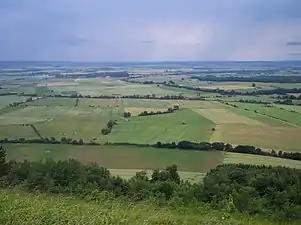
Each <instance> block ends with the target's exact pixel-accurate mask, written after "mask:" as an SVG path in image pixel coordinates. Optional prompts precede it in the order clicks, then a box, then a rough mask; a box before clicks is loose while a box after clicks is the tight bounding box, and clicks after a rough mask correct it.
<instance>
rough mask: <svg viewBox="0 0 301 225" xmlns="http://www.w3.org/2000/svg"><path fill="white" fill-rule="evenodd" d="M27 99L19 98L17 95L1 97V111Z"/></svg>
mask: <svg viewBox="0 0 301 225" xmlns="http://www.w3.org/2000/svg"><path fill="white" fill-rule="evenodd" d="M25 99H26V97H23V96H17V95H6V96H0V109H1V108H5V107H6V106H8V105H9V104H11V103H14V102H22V101H24V100H25Z"/></svg>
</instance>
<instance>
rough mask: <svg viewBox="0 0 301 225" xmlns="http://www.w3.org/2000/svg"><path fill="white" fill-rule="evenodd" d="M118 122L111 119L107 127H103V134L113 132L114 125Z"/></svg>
mask: <svg viewBox="0 0 301 225" xmlns="http://www.w3.org/2000/svg"><path fill="white" fill-rule="evenodd" d="M116 124H117V122H116V120H109V121H108V123H107V127H106V128H102V129H101V133H102V134H103V135H108V134H109V133H111V132H112V129H113V127H114V126H115V125H116Z"/></svg>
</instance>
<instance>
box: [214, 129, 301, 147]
mask: <svg viewBox="0 0 301 225" xmlns="http://www.w3.org/2000/svg"><path fill="white" fill-rule="evenodd" d="M300 134H301V128H300V127H272V126H268V125H245V124H220V125H217V126H216V127H215V132H214V134H213V136H212V139H211V140H212V141H223V142H228V143H232V144H247V145H254V146H256V147H261V148H265V149H282V150H286V151H300V150H301V146H300Z"/></svg>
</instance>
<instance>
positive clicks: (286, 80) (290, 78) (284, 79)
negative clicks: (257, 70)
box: [190, 75, 301, 83]
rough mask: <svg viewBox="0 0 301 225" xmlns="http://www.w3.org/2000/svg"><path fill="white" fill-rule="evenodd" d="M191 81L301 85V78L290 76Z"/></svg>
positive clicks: (235, 77)
mask: <svg viewBox="0 0 301 225" xmlns="http://www.w3.org/2000/svg"><path fill="white" fill-rule="evenodd" d="M190 78H191V79H197V80H199V81H214V82H261V83H301V76H297V75H288V76H275V75H274V76H273V75H268V76H266V75H260V76H214V75H207V76H191V77H190Z"/></svg>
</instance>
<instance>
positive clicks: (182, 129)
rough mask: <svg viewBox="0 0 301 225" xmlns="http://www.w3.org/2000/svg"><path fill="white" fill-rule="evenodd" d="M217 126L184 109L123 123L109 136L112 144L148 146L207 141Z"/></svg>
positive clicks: (131, 119) (136, 118) (134, 118)
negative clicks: (164, 143)
mask: <svg viewBox="0 0 301 225" xmlns="http://www.w3.org/2000/svg"><path fill="white" fill-rule="evenodd" d="M214 126H215V124H214V123H213V122H211V121H210V120H208V119H206V118H204V117H202V116H201V115H199V114H197V113H195V112H193V111H191V110H189V109H182V110H179V111H178V112H175V113H171V114H164V115H155V116H145V117H132V118H130V119H128V120H123V121H121V122H120V123H119V124H117V125H116V129H113V131H112V135H111V136H110V135H108V137H109V138H108V140H109V141H110V142H130V143H141V144H142V143H149V144H153V143H156V142H158V141H161V142H172V141H180V140H190V141H208V140H210V137H211V135H212V133H213V131H212V128H214Z"/></svg>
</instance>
